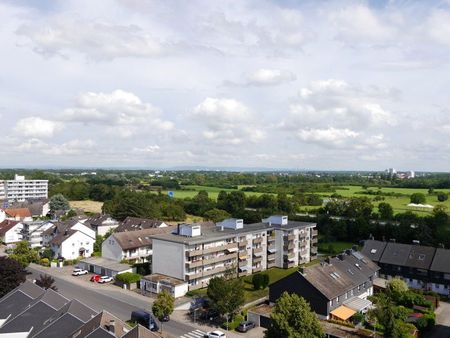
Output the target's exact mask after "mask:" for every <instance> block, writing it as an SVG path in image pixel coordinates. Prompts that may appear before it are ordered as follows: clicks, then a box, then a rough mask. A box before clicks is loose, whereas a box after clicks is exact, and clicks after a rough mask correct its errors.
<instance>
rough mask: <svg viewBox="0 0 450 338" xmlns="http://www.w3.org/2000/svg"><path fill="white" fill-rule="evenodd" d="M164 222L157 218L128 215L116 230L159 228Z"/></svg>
mask: <svg viewBox="0 0 450 338" xmlns="http://www.w3.org/2000/svg"><path fill="white" fill-rule="evenodd" d="M163 224H164V222H163V221H160V220H157V219H147V218H138V217H127V218H125V219H124V220H123V222H122V224H120V225H119V226H118V227H117V228H116V232H125V231H136V230H143V229H153V228H159V227H160V226H161V225H163Z"/></svg>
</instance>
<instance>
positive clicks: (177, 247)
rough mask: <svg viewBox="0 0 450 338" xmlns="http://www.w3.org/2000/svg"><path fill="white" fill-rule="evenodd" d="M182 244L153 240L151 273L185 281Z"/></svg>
mask: <svg viewBox="0 0 450 338" xmlns="http://www.w3.org/2000/svg"><path fill="white" fill-rule="evenodd" d="M184 251H185V249H184V244H182V243H174V242H168V241H162V240H158V239H153V256H152V272H153V273H160V274H162V275H166V276H170V277H174V278H178V279H181V280H185V278H184V277H185V276H184V274H185V267H184V266H185V253H184Z"/></svg>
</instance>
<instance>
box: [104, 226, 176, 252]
mask: <svg viewBox="0 0 450 338" xmlns="http://www.w3.org/2000/svg"><path fill="white" fill-rule="evenodd" d="M174 229H176V227H175V226H170V227H163V228H149V229H144V230H136V231H125V232H115V233H114V234H112V236H113V237H114V238H115V239H116V241H117V243H118V244H119V245H120V247H121V248H122V249H123V250H129V249H136V248H140V247H144V246H149V245H151V244H152V239H151V238H150V236H153V235H157V234H167V233H169V232H172V231H174Z"/></svg>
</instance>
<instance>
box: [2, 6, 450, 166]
mask: <svg viewBox="0 0 450 338" xmlns="http://www.w3.org/2000/svg"><path fill="white" fill-rule="evenodd" d="M0 20H1V22H2V25H1V27H0V42H1V44H2V54H1V60H2V62H1V63H0V125H1V126H2V138H1V139H0V154H1V155H2V156H0V166H1V167H15V166H28V167H33V166H36V167H43V166H64V167H67V166H69V167H70V166H77V167H80V166H89V167H114V166H120V167H124V166H130V167H156V168H161V167H171V166H181V165H197V166H221V167H226V166H230V167H276V168H315V169H328V170H345V169H361V170H382V169H385V168H387V167H395V168H398V169H403V170H434V171H448V163H449V157H450V156H449V154H450V149H449V148H450V145H449V142H448V141H449V136H450V115H449V109H450V102H449V100H450V96H449V95H448V93H447V92H448V88H449V87H450V86H449V82H450V76H449V75H450V74H449V61H448V60H450V57H449V56H450V55H449V54H450V2H449V1H433V2H428V1H427V2H423V1H383V2H381V1H370V2H366V1H323V2H321V1H309V2H307V1H305V2H301V3H300V4H299V2H297V1H278V2H271V1H245V0H244V1H189V2H185V1H164V2H161V1H146V0H144V1H137V0H122V1H78V0H77V1H32V2H31V1H29V2H27V1H7V2H2V3H1V4H0Z"/></svg>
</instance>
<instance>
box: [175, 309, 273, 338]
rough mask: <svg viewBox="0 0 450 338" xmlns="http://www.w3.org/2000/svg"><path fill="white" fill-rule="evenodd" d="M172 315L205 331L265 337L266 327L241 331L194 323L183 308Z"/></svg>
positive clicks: (231, 336)
mask: <svg viewBox="0 0 450 338" xmlns="http://www.w3.org/2000/svg"><path fill="white" fill-rule="evenodd" d="M170 317H171V319H173V320H176V321H177V322H182V323H186V324H189V325H190V326H193V327H195V328H196V329H199V330H201V331H204V332H209V331H213V330H220V331H223V332H224V333H225V334H226V335H227V338H242V337H247V338H261V337H264V331H265V329H264V328H262V327H255V328H254V329H251V330H250V331H248V332H246V333H239V332H236V331H227V330H224V329H222V328H220V327H217V326H209V325H205V324H202V323H198V322H196V323H194V322H193V321H192V319H191V318H190V317H189V315H188V314H187V312H186V311H182V310H175V311H174V312H173V313H172V314H171V315H170Z"/></svg>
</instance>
